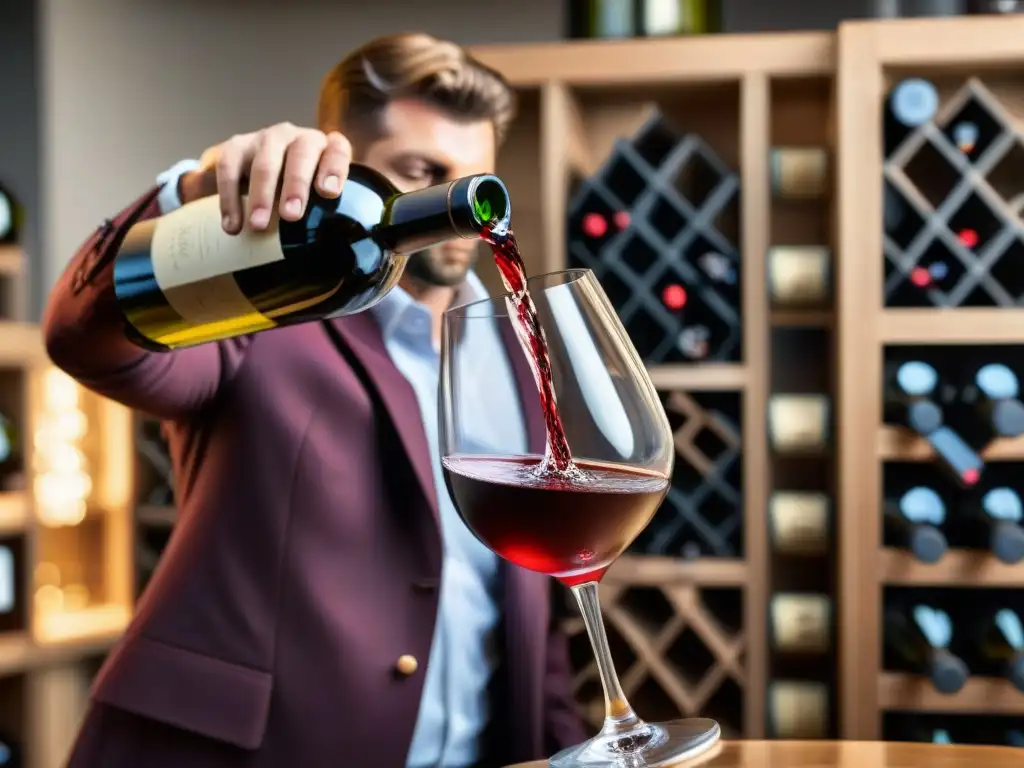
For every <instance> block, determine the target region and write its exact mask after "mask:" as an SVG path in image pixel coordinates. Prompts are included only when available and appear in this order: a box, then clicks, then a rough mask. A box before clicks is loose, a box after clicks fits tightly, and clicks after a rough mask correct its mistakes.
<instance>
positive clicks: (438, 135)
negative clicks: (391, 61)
mask: <svg viewBox="0 0 1024 768" xmlns="http://www.w3.org/2000/svg"><path fill="white" fill-rule="evenodd" d="M381 123H382V127H383V129H384V130H383V132H382V137H381V138H379V139H377V140H375V141H373V142H372V143H370V144H368V145H365V146H359V143H358V142H357V141H355V140H354V143H355V144H356V147H355V149H356V152H355V154H356V159H357V160H358V161H359V162H362V163H365V164H366V165H369V166H370V167H371V168H373V169H375V170H377V171H379V172H380V173H382V174H384V175H385V176H387V177H388V178H389V179H390V180H391V182H392V183H393V184H394V185H395V186H396V187H398V188H399V189H400V190H402V191H403V192H408V191H410V190H414V189H421V188H423V187H428V186H430V185H432V184H443V183H445V182H447V181H451V180H453V179H458V178H461V177H463V176H472V175H473V174H478V173H494V162H495V151H496V147H495V138H494V125H493V124H492V123H491V122H490V121H489V120H474V121H471V122H467V121H458V120H454V119H452V118H451V117H450V116H449V115H447V114H446V113H445V112H444V111H443V110H440V109H438V108H437V107H433V106H431V105H429V104H425V103H423V102H421V101H416V100H412V99H404V100H400V101H393V102H391V104H389V105H388V106H387V108H386V109H385V111H384V114H383V115H382V121H381ZM350 138H351V137H350ZM479 246H480V241H479V240H466V239H462V238H459V239H456V240H449V241H448V242H446V243H443V244H442V245H438V246H435V247H433V248H429V249H427V250H425V251H420V252H419V253H415V254H412V255H411V256H410V257H409V263H408V264H407V265H406V268H405V274H406V275H407V276H409V277H411V278H413V279H415V280H418V281H419V282H421V283H425V284H427V285H435V286H454V285H458V284H459V283H461V282H462V281H463V280H464V279H465V277H466V272H467V271H469V269H470V267H472V266H473V264H474V263H475V262H476V259H477V257H478V256H479Z"/></svg>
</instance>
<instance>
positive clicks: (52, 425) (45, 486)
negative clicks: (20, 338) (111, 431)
mask: <svg viewBox="0 0 1024 768" xmlns="http://www.w3.org/2000/svg"><path fill="white" fill-rule="evenodd" d="M41 389H42V404H41V405H42V408H41V412H40V413H39V415H38V417H37V427H36V430H35V434H34V435H33V447H34V448H35V453H34V455H33V461H32V463H33V467H34V469H35V472H36V475H35V479H34V481H33V486H32V490H33V492H34V494H35V503H36V514H37V515H38V517H39V520H40V521H41V522H42V523H43V524H44V525H49V526H52V527H59V526H68V525H78V524H79V523H81V522H82V521H83V520H84V519H85V515H86V510H87V508H88V500H89V495H90V494H91V493H92V477H91V476H90V474H89V466H88V462H87V460H86V457H85V454H84V453H83V451H82V446H81V441H82V439H83V438H84V437H85V435H86V433H87V432H88V430H89V421H88V419H87V418H86V415H85V413H83V412H82V410H81V407H80V401H81V392H80V391H79V387H78V384H76V383H75V381H74V380H73V379H72V378H71V377H70V376H68V375H67V374H65V373H63V372H62V371H60V370H58V369H56V368H50V369H48V370H47V371H46V372H45V374H44V375H43V379H42V387H41Z"/></svg>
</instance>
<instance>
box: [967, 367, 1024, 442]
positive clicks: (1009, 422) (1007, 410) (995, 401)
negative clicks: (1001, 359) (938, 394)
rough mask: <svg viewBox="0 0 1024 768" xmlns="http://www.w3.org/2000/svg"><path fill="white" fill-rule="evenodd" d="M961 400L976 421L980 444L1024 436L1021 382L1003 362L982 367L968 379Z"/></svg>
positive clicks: (1023, 405)
mask: <svg viewBox="0 0 1024 768" xmlns="http://www.w3.org/2000/svg"><path fill="white" fill-rule="evenodd" d="M960 397H961V400H962V401H963V402H964V403H966V404H967V405H968V406H970V408H971V410H972V411H973V413H974V415H975V418H976V419H977V423H978V425H979V434H978V435H977V439H978V440H979V441H980V443H981V444H982V445H984V444H987V443H989V442H990V441H992V440H993V439H995V438H998V437H1020V436H1021V435H1024V403H1022V402H1021V400H1020V381H1019V380H1018V379H1017V374H1015V373H1014V372H1013V371H1012V370H1010V368H1009V367H1007V366H1005V365H1003V364H1002V363H989V364H987V365H983V366H981V367H980V368H978V370H977V371H975V372H974V374H973V376H971V379H970V383H969V384H968V385H967V386H966V387H964V388H963V390H962V391H961V394H960Z"/></svg>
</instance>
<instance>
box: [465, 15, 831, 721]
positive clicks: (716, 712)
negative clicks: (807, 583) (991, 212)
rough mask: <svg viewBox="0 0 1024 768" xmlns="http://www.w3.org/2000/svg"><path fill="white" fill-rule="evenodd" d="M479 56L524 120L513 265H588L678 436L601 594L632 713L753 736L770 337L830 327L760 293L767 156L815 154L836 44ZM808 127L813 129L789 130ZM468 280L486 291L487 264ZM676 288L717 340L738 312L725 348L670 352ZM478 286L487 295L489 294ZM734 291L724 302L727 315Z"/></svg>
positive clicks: (795, 39)
mask: <svg viewBox="0 0 1024 768" xmlns="http://www.w3.org/2000/svg"><path fill="white" fill-rule="evenodd" d="M476 53H477V54H478V55H479V56H480V57H481V58H482V59H483V60H484V61H485V62H486V63H488V64H490V65H491V66H493V67H495V68H497V69H498V70H500V71H501V72H503V73H504V74H505V75H506V76H507V77H509V79H510V80H511V81H512V83H513V84H514V85H515V86H516V87H517V89H518V90H519V93H520V99H521V103H522V106H523V110H522V115H521V118H520V119H519V121H518V122H517V124H516V126H515V128H514V130H513V133H512V136H511V137H510V139H509V142H508V144H507V145H506V146H505V148H504V150H503V152H502V154H501V157H500V159H499V169H498V173H499V175H501V177H502V178H503V179H504V180H505V181H506V183H507V184H508V186H509V189H510V192H511V195H512V197H513V198H514V199H515V200H516V206H517V207H516V213H515V217H516V219H515V227H516V232H517V234H518V235H519V237H520V241H521V243H522V245H523V254H524V257H525V258H526V260H527V267H528V268H529V270H530V271H531V272H533V273H542V272H545V271H551V270H559V269H565V268H568V267H585V268H590V269H593V270H594V271H595V274H596V275H597V276H598V278H599V279H600V280H601V281H602V283H603V284H604V285H605V287H606V291H607V292H608V294H609V296H610V298H611V299H612V301H613V303H615V304H616V307H617V309H619V312H620V316H622V318H623V321H624V323H625V325H626V326H627V328H629V330H630V332H631V333H632V334H635V336H634V337H635V339H636V343H637V347H638V350H639V351H640V353H641V355H642V356H643V357H644V358H645V359H647V360H650V361H651V362H650V363H649V368H650V371H651V376H652V379H653V380H654V383H655V386H656V387H657V388H658V389H659V390H660V391H661V392H662V393H663V402H664V404H665V407H666V411H667V413H668V414H669V420H670V422H671V423H672V424H673V428H674V429H675V437H676V447H677V457H676V475H675V477H674V478H673V488H672V490H671V491H670V496H669V498H668V499H667V501H666V503H665V504H664V505H663V507H662V509H661V510H660V511H659V513H658V516H657V517H656V518H655V521H654V523H652V525H651V527H650V528H649V529H648V531H647V532H645V534H644V535H643V536H642V537H641V538H640V540H639V541H638V542H637V545H636V547H635V548H634V552H633V553H632V554H630V555H628V556H625V557H623V558H622V559H621V560H620V561H619V562H618V563H617V564H616V565H615V566H613V568H612V569H611V571H610V572H609V573H608V575H607V577H606V579H605V581H604V583H603V584H602V593H603V605H604V608H605V613H606V623H607V626H608V631H609V635H610V638H611V642H612V645H613V647H615V648H616V652H617V654H618V657H617V659H616V661H617V663H618V665H619V671H620V673H621V675H622V679H623V685H624V686H625V689H626V693H627V695H629V696H630V697H631V700H632V701H633V703H634V705H635V706H636V707H637V709H638V711H640V712H642V713H643V716H644V717H649V718H659V717H677V716H679V715H680V714H683V715H696V714H701V713H704V714H707V715H709V716H713V717H716V718H718V719H719V721H720V722H721V723H722V725H723V728H724V729H725V730H726V732H728V733H732V734H733V735H736V736H739V735H742V736H746V737H759V736H763V735H764V732H765V720H766V717H765V700H766V689H767V682H768V679H769V676H770V675H771V673H772V670H771V664H770V658H769V653H768V637H767V630H766V622H767V616H766V607H767V605H768V602H769V598H770V589H771V581H770V578H769V575H770V570H771V567H770V566H771V563H770V558H769V552H768V537H767V526H766V521H765V515H766V505H767V499H768V496H769V493H770V491H771V489H772V474H773V473H772V467H771V462H770V455H769V448H768V436H767V434H766V424H767V418H768V400H769V395H770V394H771V392H770V388H771V381H770V364H771V357H772V352H771V345H772V339H771V329H772V327H773V325H775V324H779V325H784V324H786V325H788V324H796V325H801V326H805V325H806V326H811V327H823V326H827V325H830V324H831V317H832V315H831V312H830V311H828V308H827V307H815V308H813V310H808V311H806V312H805V311H795V312H790V313H789V315H788V316H786V315H785V314H784V313H779V315H778V316H776V315H774V314H773V311H772V307H771V306H770V304H769V301H768V297H767V295H766V293H765V291H764V290H761V287H762V286H764V285H765V283H766V279H767V275H766V267H765V254H766V252H767V251H768V249H769V247H770V246H771V245H773V240H772V219H773V217H774V213H775V211H774V209H773V202H772V192H771V180H770V169H769V155H770V150H771V148H772V146H773V144H774V143H778V142H785V143H792V144H796V145H800V144H803V145H808V144H811V143H815V144H820V145H824V144H826V143H827V141H828V139H827V136H826V132H827V130H828V129H827V127H826V122H827V121H826V120H825V117H826V116H827V115H828V113H829V110H830V98H831V81H832V71H833V65H834V42H833V37H832V36H831V35H826V34H791V35H758V36H744V37H738V36H732V37H730V36H722V37H715V38H695V39H688V40H673V41H657V42H655V41H649V40H645V41H637V42H614V43H605V42H586V43H572V44H567V45H541V46H528V47H523V46H500V47H488V48H480V49H477V51H476ZM808 116H814V117H817V118H820V119H819V120H818V123H817V125H813V126H812V127H811V128H810V131H809V132H808V130H807V129H806V128H804V129H803V134H801V132H800V131H801V128H800V127H799V126H801V124H803V123H805V122H806V121H807V118H808ZM808 134H810V135H808ZM538 156H539V157H540V158H541V162H540V166H539V167H538V166H537V165H536V162H535V158H536V157H538ZM520 201H521V202H520ZM797 208H799V206H798V207H797ZM598 209H600V210H601V212H602V213H604V214H605V215H606V217H609V218H614V212H615V211H616V210H623V209H626V210H628V211H629V217H630V218H629V220H628V222H627V223H626V225H625V226H622V225H616V226H618V227H619V229H620V230H621V231H618V232H609V233H608V234H607V235H602V236H601V237H599V238H596V239H597V240H600V241H601V243H600V247H597V246H596V245H595V246H593V247H591V246H590V244H588V243H586V242H581V241H580V240H579V239H578V238H577V237H576V236H575V235H574V232H578V231H579V226H580V217H581V216H583V215H586V214H587V213H588V212H593V211H595V210H598ZM820 213H821V212H820V209H819V210H817V211H815V210H814V207H813V206H812V208H811V212H810V213H808V212H807V211H806V210H805V211H803V212H801V211H800V210H796V211H795V212H794V213H792V214H791V215H790V219H789V220H790V222H791V227H790V228H791V230H793V231H792V232H791V234H793V235H794V236H795V235H796V234H798V233H797V231H796V230H804V231H803V232H802V236H803V237H805V238H806V237H811V236H812V235H810V234H808V232H807V231H806V230H807V229H808V227H810V226H811V224H810V223H809V222H811V221H813V220H815V219H816V217H817V216H818V215H820ZM825 244H826V245H830V243H825ZM702 247H704V248H707V249H708V250H714V251H716V252H717V253H718V254H720V255H721V256H723V257H724V260H725V261H726V262H727V266H728V268H733V269H735V271H736V275H737V278H738V279H737V281H736V282H737V283H738V288H737V287H736V286H731V285H724V284H722V283H718V284H717V285H715V284H712V280H711V279H710V278H709V276H708V275H706V274H705V275H701V274H699V272H698V270H697V269H696V266H695V261H694V258H693V256H695V255H699V253H698V252H697V251H696V250H694V249H695V248H697V249H699V248H702ZM480 272H481V276H482V277H483V278H484V279H485V280H489V279H492V276H491V275H489V274H488V273H489V270H487V269H482V270H481V271H480ZM674 279H678V280H679V282H684V283H686V284H687V285H688V286H692V285H694V284H695V283H698V284H702V289H701V290H700V291H691V297H690V298H691V301H698V302H700V301H703V302H704V306H701V307H698V308H696V309H695V310H693V311H697V312H701V313H703V315H702V316H704V317H707V318H708V320H707V322H708V324H709V325H712V324H714V323H728V322H730V321H729V318H730V314H729V313H730V312H735V313H736V316H738V321H736V325H735V326H727V325H720V326H719V327H720V328H722V329H723V330H722V332H721V334H720V341H719V343H718V344H717V346H716V347H714V348H712V349H711V351H710V352H711V353H710V354H709V355H708V356H707V358H706V359H705V360H704V361H703V362H701V363H699V364H693V363H691V362H687V361H686V360H685V359H682V358H681V356H680V355H679V353H678V350H675V349H673V348H672V347H671V338H672V333H673V331H672V328H673V322H675V323H676V326H675V327H676V331H675V332H676V333H678V332H679V330H678V321H677V320H674V319H673V318H671V317H669V316H668V315H667V314H666V313H665V312H664V311H663V310H662V308H661V307H659V306H658V305H659V302H660V296H659V294H660V292H661V291H662V289H663V287H664V285H665V282H666V281H667V280H668V281H671V280H674ZM489 287H491V288H493V289H495V290H499V286H498V285H497V284H496V283H495V282H494V281H493V280H492V282H491V283H490V284H489ZM737 290H738V293H739V297H738V299H737V297H736V296H735V295H733V296H732V298H731V299H730V297H729V295H728V294H729V293H730V292H734V291H737ZM730 301H731V302H732V303H731V304H730ZM730 306H731V307H732V309H730ZM687 307H691V308H692V305H691V304H687ZM652 327H653V329H654V330H653V334H652V335H654V336H657V334H659V333H660V334H663V335H664V334H667V337H666V338H668V339H669V344H668V345H666V343H664V342H662V341H661V340H660V339H656V340H655V341H656V343H653V344H648V343H647V342H648V341H649V338H648V337H646V336H644V335H643V334H644V331H645V330H647V329H650V328H652ZM818 364H819V366H820V365H821V363H820V362H819V363H818ZM641 553H644V554H641ZM567 629H568V630H569V632H570V634H572V635H573V646H574V648H573V650H574V654H573V658H574V661H575V662H576V664H577V679H576V683H577V695H578V697H579V698H580V701H581V703H582V704H583V706H584V708H585V711H586V712H587V715H588V716H589V718H590V720H591V722H592V724H593V725H595V726H597V725H598V724H599V723H600V720H601V718H602V717H603V706H602V699H601V694H600V688H599V686H598V685H597V679H596V676H595V670H594V668H593V662H592V654H591V651H590V649H589V646H588V644H587V641H586V637H585V633H583V628H582V625H581V623H580V621H579V619H578V618H572V619H569V621H568V623H567Z"/></svg>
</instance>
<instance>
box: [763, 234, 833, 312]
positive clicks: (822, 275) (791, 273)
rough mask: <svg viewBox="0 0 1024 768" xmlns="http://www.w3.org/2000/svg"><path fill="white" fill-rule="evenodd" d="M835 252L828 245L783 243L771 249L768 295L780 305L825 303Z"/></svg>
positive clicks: (769, 254)
mask: <svg viewBox="0 0 1024 768" xmlns="http://www.w3.org/2000/svg"><path fill="white" fill-rule="evenodd" d="M831 265H832V254H831V252H830V251H829V249H828V248H827V247H825V246H823V245H822V246H819V245H779V246H775V247H774V248H771V249H769V251H768V295H769V296H770V297H771V300H772V303H773V304H775V305H777V306H806V305H811V304H824V303H825V302H826V301H827V300H828V297H829V293H830V291H831V287H830V286H831Z"/></svg>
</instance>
